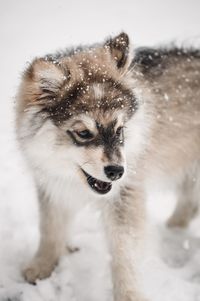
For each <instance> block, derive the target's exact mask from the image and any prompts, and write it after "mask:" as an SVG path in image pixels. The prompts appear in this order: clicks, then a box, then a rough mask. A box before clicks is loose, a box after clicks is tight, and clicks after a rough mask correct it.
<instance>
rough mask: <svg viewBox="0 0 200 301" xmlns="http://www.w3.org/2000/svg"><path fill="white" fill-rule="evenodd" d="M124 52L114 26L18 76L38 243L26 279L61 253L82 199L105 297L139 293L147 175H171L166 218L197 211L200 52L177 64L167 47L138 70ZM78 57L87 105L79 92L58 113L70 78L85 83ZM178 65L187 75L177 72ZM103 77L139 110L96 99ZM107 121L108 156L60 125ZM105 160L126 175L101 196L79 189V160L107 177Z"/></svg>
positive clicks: (105, 91) (122, 299)
mask: <svg viewBox="0 0 200 301" xmlns="http://www.w3.org/2000/svg"><path fill="white" fill-rule="evenodd" d="M129 54H130V52H129V41H128V37H127V35H125V34H121V35H120V36H118V37H116V38H114V39H111V40H109V41H107V42H106V43H105V44H103V45H97V46H94V47H93V48H89V49H87V48H86V49H83V50H80V51H77V52H74V53H73V54H70V55H68V54H66V55H62V56H58V57H57V58H56V59H55V61H54V60H52V59H49V58H48V57H47V58H45V59H36V60H35V61H34V62H33V63H32V65H31V67H30V68H29V69H28V70H27V71H26V73H25V75H24V77H23V80H22V83H21V86H20V89H19V94H18V97H17V98H18V99H17V100H18V110H17V134H18V139H19V142H20V145H21V148H22V150H23V152H24V154H25V157H26V159H27V162H28V164H29V166H30V168H31V169H32V171H33V176H34V179H35V182H36V186H37V188H38V199H39V204H40V213H41V219H40V220H41V222H40V223H41V239H40V246H39V249H38V251H37V253H36V255H35V257H34V259H33V260H32V262H31V263H30V265H29V266H28V267H27V268H26V270H25V271H24V276H25V278H26V279H27V281H29V282H31V283H34V282H35V281H36V279H43V278H45V277H48V276H50V274H51V272H52V270H53V268H54V266H55V265H56V264H57V262H58V260H59V258H60V256H61V255H62V254H65V252H66V244H67V234H68V233H67V231H68V224H69V223H70V221H71V219H73V217H74V215H75V214H76V213H77V212H78V211H79V210H81V208H83V206H85V205H86V204H88V202H92V203H94V204H95V205H96V206H98V207H99V208H101V210H102V219H103V221H104V226H105V232H106V236H107V239H108V245H109V248H110V251H111V254H112V258H113V259H112V272H113V273H112V275H113V285H114V300H115V301H144V300H145V299H144V297H143V296H142V295H141V294H140V292H138V287H137V262H138V258H139V252H140V247H141V245H142V241H143V238H144V230H145V204H144V198H145V187H146V185H147V184H148V183H149V181H150V179H151V181H152V180H153V179H155V181H156V179H157V178H160V177H168V178H171V179H174V181H176V183H177V186H178V190H179V199H180V200H179V202H178V207H177V210H176V211H175V213H174V215H173V216H172V218H171V219H170V220H169V224H170V225H185V224H187V223H188V222H189V220H190V219H191V217H192V216H193V215H194V212H196V211H197V207H198V206H197V200H196V199H197V198H198V193H199V170H200V169H199V162H200V152H199V149H200V92H199V84H200V59H197V58H193V59H192V60H191V61H190V62H188V63H186V58H184V57H183V58H182V57H180V58H178V59H177V57H176V56H175V57H173V56H172V55H169V57H167V58H166V60H167V67H166V66H165V67H162V66H161V67H160V65H158V66H156V67H155V66H154V67H152V68H149V70H147V71H145V72H144V71H143V69H142V68H143V63H141V62H139V61H138V60H135V62H134V61H133V64H132V66H131V67H130V64H131V55H129ZM83 64H86V65H84V68H85V69H87V70H88V73H87V74H89V75H88V76H91V77H90V78H89V81H88V85H87V89H86V91H85V93H86V95H87V97H86V96H84V95H82V98H83V99H84V102H83V103H84V105H85V103H86V104H88V108H89V109H88V111H87V112H84V110H83V111H80V112H79V111H78V108H79V107H80V103H81V104H82V101H83V100H82V99H81V100H78V101H76V102H75V106H74V111H73V110H72V108H71V107H70V109H69V110H72V111H70V114H71V115H69V116H68V117H66V119H65V120H60V119H59V116H60V115H59V116H58V117H57V116H56V117H55V115H56V114H57V111H55V110H54V111H53V110H52V109H51V107H53V106H55V102H57V103H58V104H59V102H61V101H63V94H64V93H66V91H69V90H70V89H71V87H72V86H76V84H77V82H78V83H80V82H83V83H84V82H85V80H86V79H85V76H86V75H85V73H84V72H85V71H84V70H85V69H82V65H83ZM159 68H160V69H159ZM162 69H164V70H165V71H164V72H161V71H162ZM69 70H70V72H69V73H68V71H69ZM157 70H158V71H159V72H160V74H157V73H156V72H155V71H157ZM194 70H197V71H198V72H196V73H195V72H194ZM184 73H185V74H187V77H188V78H189V83H188V81H187V80H184V79H183V77H182V76H181V75H182V74H184ZM69 74H70V76H69V77H68V75H69ZM102 74H103V77H102ZM104 75H105V77H104ZM93 77H94V80H93ZM110 78H112V80H113V82H114V83H120V84H121V85H122V86H123V89H125V90H126V89H127V90H130V91H131V93H133V94H134V95H135V97H136V99H137V106H138V108H135V109H134V108H132V109H133V111H134V110H135V112H133V114H132V115H131V116H129V117H127V116H128V115H127V112H126V110H128V109H127V106H128V102H127V100H123V101H125V102H124V103H123V102H122V105H121V106H119V107H117V108H115V109H113V105H114V103H113V102H112V104H109V103H102V99H103V97H104V96H105V95H109V97H110V99H112V101H113V100H114V99H115V97H116V98H117V97H119V95H117V94H116V93H118V92H117V91H115V90H112V87H110V88H108V86H107V85H106V81H107V80H109V79H110ZM195 82H196V85H195ZM190 84H191V85H190ZM180 85H181V91H179V90H178V89H179V88H180ZM192 85H193V87H192V88H191V86H192ZM178 87H179V88H178ZM113 89H114V88H113ZM125 90H124V91H125ZM176 90H177V91H176ZM109 93H110V94H109ZM183 94H184V99H183V97H182V96H183ZM109 97H108V99H109ZM127 97H128V96H127ZM125 98H126V96H125ZM116 101H117V100H116ZM186 102H187V105H186ZM47 105H48V106H49V108H50V109H49V110H50V111H48V113H49V112H52V114H53V115H54V116H53V117H52V118H54V117H55V120H56V122H57V123H55V122H53V121H52V119H51V117H50V118H47V119H46V114H47V112H46V111H44V113H39V114H37V112H40V111H41V110H42V109H43V108H44V107H45V106H47ZM104 106H106V107H104ZM67 110H68V109H67ZM73 112H75V114H74V113H73ZM65 113H66V114H68V113H69V112H68V111H65ZM59 114H60V112H59ZM63 114H64V113H63ZM43 115H44V116H43ZM70 116H72V117H70ZM60 118H61V119H62V116H60ZM114 119H115V120H117V121H116V124H115V128H114V129H113V131H116V130H117V128H118V127H121V126H123V127H124V146H120V147H119V148H118V152H116V153H115V152H114V151H113V155H112V156H111V157H110V158H109V156H106V155H105V152H104V150H103V146H102V145H98V146H96V147H95V146H94V145H93V146H92V147H78V146H77V145H75V144H74V143H72V141H71V139H70V137H69V136H67V135H66V131H67V130H71V131H72V132H76V131H84V130H85V129H88V130H89V131H90V132H92V133H93V134H94V136H95V135H97V134H98V133H97V131H98V130H97V127H96V122H97V121H98V123H100V124H103V125H104V126H105V128H106V126H107V125H108V124H109V122H111V121H112V120H114ZM76 121H78V122H77V123H76ZM119 153H120V154H119ZM109 164H117V165H123V166H124V168H125V175H124V176H123V177H122V179H120V180H118V181H115V182H113V186H112V189H111V191H110V192H108V193H107V194H105V195H104V196H100V195H98V194H97V193H95V192H94V191H92V190H91V189H90V188H89V187H88V184H87V182H86V180H85V178H84V176H83V174H82V172H81V170H80V167H81V168H83V169H84V170H86V171H87V173H89V174H90V175H92V176H93V177H95V178H97V179H99V180H101V181H105V182H106V181H108V178H107V177H106V175H105V173H104V172H103V168H104V167H105V166H107V165H109ZM191 176H192V178H191ZM194 179H195V181H194ZM186 182H187V184H186ZM77 187H78V189H77ZM182 199H183V202H181V200H182ZM181 204H182V205H181ZM188 204H189V206H188Z"/></svg>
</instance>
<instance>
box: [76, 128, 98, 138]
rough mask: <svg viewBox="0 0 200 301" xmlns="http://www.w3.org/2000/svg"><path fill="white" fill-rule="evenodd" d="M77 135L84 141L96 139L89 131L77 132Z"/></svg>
mask: <svg viewBox="0 0 200 301" xmlns="http://www.w3.org/2000/svg"><path fill="white" fill-rule="evenodd" d="M75 133H76V135H77V136H78V137H80V138H81V139H84V140H87V139H92V138H94V135H93V134H92V133H91V132H90V131H89V130H84V131H80V132H78V131H76V132H75Z"/></svg>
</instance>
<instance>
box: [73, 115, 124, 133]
mask: <svg viewBox="0 0 200 301" xmlns="http://www.w3.org/2000/svg"><path fill="white" fill-rule="evenodd" d="M71 123H72V125H73V126H76V127H79V128H82V127H83V126H85V127H86V128H88V129H90V130H92V131H96V130H97V129H98V128H101V127H103V128H107V127H110V126H111V125H112V127H113V128H116V127H118V126H123V125H124V123H125V114H124V112H123V111H119V110H118V111H114V112H107V113H104V114H102V113H100V112H92V111H91V112H88V114H83V113H82V114H79V115H77V116H75V117H74V118H73V119H72V120H71Z"/></svg>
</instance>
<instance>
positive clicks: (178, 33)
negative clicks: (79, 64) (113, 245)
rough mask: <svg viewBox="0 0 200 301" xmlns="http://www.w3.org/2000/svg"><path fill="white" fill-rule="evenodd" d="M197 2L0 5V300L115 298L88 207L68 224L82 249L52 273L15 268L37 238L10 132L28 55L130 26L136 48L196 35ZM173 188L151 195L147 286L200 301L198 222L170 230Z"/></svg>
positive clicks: (177, 298) (199, 21)
mask: <svg viewBox="0 0 200 301" xmlns="http://www.w3.org/2000/svg"><path fill="white" fill-rule="evenodd" d="M199 11H200V2H199V1H198V0H190V1H189V0H185V1H182V0H177V1H173V0H168V1H159V0H152V1H148V0H146V1H145V0H140V1H128V0H126V1H123V2H121V1H114V0H112V1H106V0H101V1H94V0H93V1H92V0H90V1H87V0H85V1H82V2H81V1H78V0H73V1H72V0H69V1H67V0H57V1H56V0H54V1H47V0H41V1H39V0H35V1H31V0H18V1H14V0H7V1H0V25H1V26H0V37H1V39H0V41H1V46H0V53H1V60H0V75H1V76H0V78H1V100H0V101H1V103H0V166H1V168H0V180H1V181H0V196H1V197H0V301H55V300H56V301H57V300H58V301H62V300H63V301H64V300H65V301H66V300H68V301H90V300H91V301H102V300H108V301H111V300H112V294H111V291H112V285H111V278H110V269H109V263H110V257H109V255H108V253H107V249H106V246H105V242H104V236H103V233H102V231H101V225H100V222H99V212H93V211H92V209H91V208H86V209H85V210H84V212H81V213H80V214H79V216H78V217H77V220H76V222H75V224H74V227H73V229H72V233H73V235H72V244H73V245H75V246H77V247H79V248H80V251H78V252H76V253H73V254H71V255H69V256H67V257H64V258H62V259H61V261H60V264H59V265H58V267H57V268H56V270H55V271H54V272H53V274H52V276H51V278H49V279H46V280H43V281H38V283H37V285H36V286H32V285H29V284H27V283H25V281H24V280H23V278H22V276H21V273H20V271H21V269H22V267H23V266H24V264H25V263H26V262H28V260H29V259H30V258H31V256H32V255H33V253H34V251H35V250H36V248H37V244H38V238H39V234H38V212H37V202H36V196H35V191H34V187H33V183H32V180H31V176H30V175H29V171H28V170H27V169H26V167H25V165H24V162H23V159H22V158H21V154H20V153H19V151H18V148H17V144H16V142H15V137H14V105H15V104H14V95H15V92H16V88H17V85H18V83H19V78H20V72H22V70H23V68H24V67H25V65H26V62H27V61H29V60H30V59H32V58H33V57H34V56H39V55H43V54H45V53H47V52H50V51H53V50H55V49H57V48H62V47H65V46H69V45H71V44H77V43H90V42H97V41H100V40H101V39H103V38H104V37H105V36H107V35H109V34H113V33H118V32H119V31H120V30H122V29H123V30H126V31H127V32H128V33H129V34H130V36H131V38H132V39H133V44H135V45H144V44H145V45H154V44H156V43H161V42H164V41H165V42H166V41H169V40H175V39H178V40H179V41H181V40H183V41H186V42H187V43H188V42H189V43H193V42H194V43H195V44H196V43H197V41H199V40H200V39H199V38H200V18H199ZM173 206H174V196H173V195H172V194H171V193H170V192H164V191H162V190H161V191H154V192H152V193H151V194H150V197H149V202H148V212H149V219H150V224H151V227H150V229H149V235H148V237H149V242H148V243H147V247H146V249H147V252H146V254H145V255H144V260H143V263H142V265H141V276H142V277H141V278H142V283H141V286H143V290H144V291H145V292H146V295H147V296H148V297H149V300H150V301H151V300H153V301H161V300H162V301H200V231H199V229H200V222H199V220H198V219H197V220H196V221H194V222H193V224H192V225H191V227H190V228H189V229H187V230H169V229H167V228H166V227H165V224H164V221H165V220H166V218H167V217H168V216H169V215H170V212H171V211H172V210H173Z"/></svg>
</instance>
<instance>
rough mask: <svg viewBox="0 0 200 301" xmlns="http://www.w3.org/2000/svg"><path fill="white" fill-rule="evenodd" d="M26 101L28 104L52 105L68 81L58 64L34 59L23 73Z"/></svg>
mask: <svg viewBox="0 0 200 301" xmlns="http://www.w3.org/2000/svg"><path fill="white" fill-rule="evenodd" d="M24 79H25V87H26V91H25V92H26V94H27V100H28V101H29V103H30V104H48V105H50V104H51V103H53V102H54V101H55V100H56V99H57V98H58V96H59V95H60V93H61V89H62V87H63V84H64V83H65V82H66V80H67V79H68V75H67V72H66V70H64V69H63V68H62V67H61V66H60V65H59V63H58V62H56V61H51V60H45V59H43V58H42V59H35V60H34V61H33V63H32V64H31V65H30V66H29V67H28V69H27V70H26V71H25V73H24Z"/></svg>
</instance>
